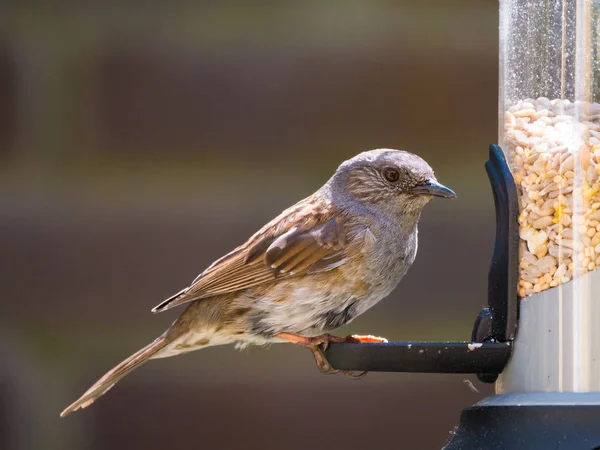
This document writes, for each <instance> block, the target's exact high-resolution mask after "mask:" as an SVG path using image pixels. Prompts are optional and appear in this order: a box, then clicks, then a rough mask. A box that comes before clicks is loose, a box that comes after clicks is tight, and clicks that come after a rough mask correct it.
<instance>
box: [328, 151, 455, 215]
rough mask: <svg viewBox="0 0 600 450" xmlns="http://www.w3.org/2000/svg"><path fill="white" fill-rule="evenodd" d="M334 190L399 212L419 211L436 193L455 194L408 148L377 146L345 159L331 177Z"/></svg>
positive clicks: (443, 195) (367, 203)
mask: <svg viewBox="0 0 600 450" xmlns="http://www.w3.org/2000/svg"><path fill="white" fill-rule="evenodd" d="M330 183H331V185H332V189H333V190H337V191H339V192H341V191H344V192H345V196H349V197H351V198H354V199H356V200H358V201H359V202H361V203H362V204H364V205H370V206H375V207H377V208H378V209H381V208H383V207H386V208H388V209H391V210H399V212H404V213H410V212H417V213H418V212H420V211H421V209H422V208H423V207H424V206H425V205H426V204H427V202H429V200H431V199H432V198H433V197H442V198H455V197H456V194H455V193H454V192H453V191H452V190H451V189H449V188H447V187H446V186H444V185H442V184H440V183H438V181H437V179H436V178H435V175H434V173H433V169H432V168H431V167H430V166H429V164H427V162H425V161H424V160H423V159H422V158H420V157H418V156H417V155H414V154H412V153H409V152H405V151H401V150H391V149H378V150H371V151H367V152H363V153H360V154H358V155H356V156H355V157H354V158H352V159H349V160H347V161H344V162H343V163H342V164H341V165H340V166H339V167H338V169H337V171H336V173H335V174H334V175H333V177H332V178H331V180H330Z"/></svg>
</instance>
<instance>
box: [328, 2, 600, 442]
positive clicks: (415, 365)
mask: <svg viewBox="0 0 600 450" xmlns="http://www.w3.org/2000/svg"><path fill="white" fill-rule="evenodd" d="M499 41H500V52H499V56H500V74H499V75H500V76H499V105H498V106H499V115H498V118H499V136H498V142H499V146H496V145H492V146H491V148H490V157H489V161H488V162H487V163H486V170H487V173H488V176H489V178H490V182H491V185H492V191H493V194H494V200H495V205H496V242H495V247H494V253H493V256H492V263H491V267H490V272H489V279H488V283H489V289H488V307H487V308H485V309H484V310H482V311H481V312H480V313H479V316H478V317H477V320H476V321H475V325H474V330H473V335H472V337H471V338H472V339H471V341H465V342H404V343H402V342H397V343H389V344H332V345H331V346H330V347H329V349H328V350H327V351H326V357H327V358H328V360H329V361H330V363H331V364H332V365H333V367H334V368H336V369H345V370H367V371H395V372H434V373H476V374H478V377H479V379H480V380H481V381H483V382H495V383H496V395H494V396H492V397H489V398H487V399H485V400H483V401H481V402H480V403H478V404H476V405H474V406H473V407H470V408H467V409H465V410H464V411H463V413H462V416H461V422H460V425H459V427H458V429H457V431H456V433H455V434H454V436H453V438H452V439H451V440H450V442H448V444H447V445H446V447H445V449H447V450H454V449H482V448H486V449H516V448H527V449H548V448H565V449H572V450H577V449H585V450H592V449H597V448H600V426H599V425H600V0H500V40H499ZM557 446H558V447H557Z"/></svg>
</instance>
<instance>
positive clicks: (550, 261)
mask: <svg viewBox="0 0 600 450" xmlns="http://www.w3.org/2000/svg"><path fill="white" fill-rule="evenodd" d="M599 25H600V0H500V96H499V142H500V145H501V146H502V149H503V151H504V153H505V155H506V158H507V161H508V164H509V166H510V168H511V171H512V173H513V176H514V178H515V183H516V185H517V192H518V195H519V207H520V215H519V236H520V247H519V281H518V286H515V289H517V290H518V294H519V297H520V299H521V300H520V318H519V329H518V333H517V339H516V342H515V351H514V354H513V357H512V359H511V361H510V363H509V365H508V366H507V368H506V369H505V371H504V373H503V374H502V376H501V377H500V378H499V381H498V383H497V386H496V388H497V391H498V392H591V391H600V46H599V45H598V43H599V42H598V41H599V33H600V27H599Z"/></svg>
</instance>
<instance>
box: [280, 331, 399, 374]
mask: <svg viewBox="0 0 600 450" xmlns="http://www.w3.org/2000/svg"><path fill="white" fill-rule="evenodd" d="M277 337H278V338H279V339H282V340H284V341H288V342H291V343H293V344H298V345H301V346H303V347H306V348H308V349H309V350H310V351H311V352H312V354H313V357H314V358H315V362H316V363H317V368H318V369H319V371H320V372H321V373H327V374H335V373H339V372H340V371H339V370H336V369H334V368H333V367H331V364H329V362H328V361H327V359H326V358H325V356H323V351H325V350H327V348H328V347H329V343H330V342H361V343H378V344H381V343H386V342H388V340H387V339H385V338H382V337H378V336H371V335H356V334H354V335H350V336H346V337H338V336H332V335H330V334H327V333H325V334H321V335H319V336H314V337H304V336H298V335H297V334H292V333H279V334H278V335H277ZM342 373H343V374H344V375H347V376H348V377H350V378H353V379H359V378H362V377H364V376H365V375H366V374H367V372H366V371H365V372H359V373H355V372H353V371H351V370H343V371H342Z"/></svg>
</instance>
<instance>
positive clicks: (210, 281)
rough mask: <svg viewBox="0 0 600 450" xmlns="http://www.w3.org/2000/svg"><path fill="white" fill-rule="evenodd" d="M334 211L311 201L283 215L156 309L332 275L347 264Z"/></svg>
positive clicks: (342, 229) (343, 239)
mask: <svg viewBox="0 0 600 450" xmlns="http://www.w3.org/2000/svg"><path fill="white" fill-rule="evenodd" d="M339 216H340V214H339V212H338V211H337V210H336V209H334V207H333V206H331V205H329V204H325V203H324V202H322V201H318V200H317V199H316V197H314V196H313V197H309V198H307V199H304V200H303V201H301V202H299V203H297V204H296V205H294V206H292V207H291V208H289V209H287V210H286V211H284V212H283V213H282V214H280V215H279V216H278V217H276V218H275V219H274V220H273V221H271V222H270V223H268V224H267V225H266V226H265V227H264V228H262V229H261V230H260V231H259V232H258V233H256V234H255V235H254V236H252V237H251V238H250V239H249V240H248V242H246V243H245V244H244V245H242V246H240V247H238V248H236V249H235V250H233V251H232V252H231V253H229V254H227V255H225V256H224V257H223V258H221V259H219V260H217V261H215V262H214V263H213V264H212V265H211V266H210V267H209V268H208V269H206V270H205V271H204V272H203V273H201V274H200V275H199V276H198V277H197V278H196V279H195V280H194V281H193V282H192V284H191V285H190V286H189V287H188V288H186V289H184V290H182V291H181V292H179V293H178V294H176V295H174V296H172V297H170V298H169V299H167V300H165V301H163V302H162V303H160V304H159V305H158V306H156V307H155V308H154V309H153V310H152V312H161V311H165V310H167V309H171V308H173V307H175V306H178V305H181V304H183V303H187V302H191V301H194V300H199V299H202V298H207V297H212V296H215V295H220V294H225V293H229V292H235V291H240V290H243V289H248V288H251V287H255V286H258V285H261V284H264V283H269V282H272V281H275V280H276V279H277V280H279V279H282V278H286V277H292V276H297V275H299V274H307V273H310V274H314V273H318V272H323V271H329V270H333V269H335V268H337V267H339V266H340V265H342V264H344V262H345V261H346V260H347V255H346V249H345V242H346V229H345V227H344V224H343V221H342V220H341V219H340V218H339Z"/></svg>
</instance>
